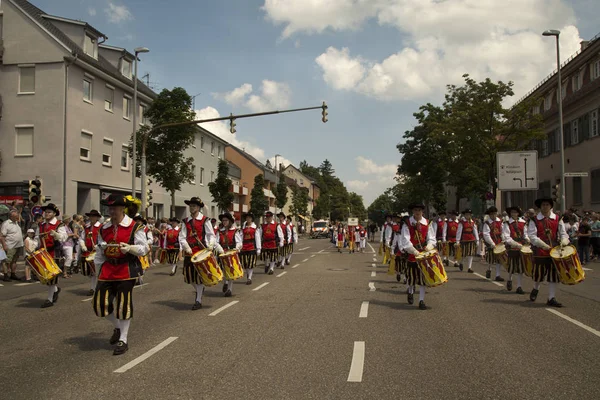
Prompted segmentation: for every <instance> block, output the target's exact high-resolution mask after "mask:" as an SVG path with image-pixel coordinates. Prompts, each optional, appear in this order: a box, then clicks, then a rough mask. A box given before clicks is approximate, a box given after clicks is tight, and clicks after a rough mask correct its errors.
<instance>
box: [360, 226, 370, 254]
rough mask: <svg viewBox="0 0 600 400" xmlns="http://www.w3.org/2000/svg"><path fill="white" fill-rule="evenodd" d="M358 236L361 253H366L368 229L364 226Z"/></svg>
mask: <svg viewBox="0 0 600 400" xmlns="http://www.w3.org/2000/svg"><path fill="white" fill-rule="evenodd" d="M358 235H359V238H360V252H361V253H364V252H365V249H366V247H367V235H368V232H367V229H366V228H365V227H364V226H361V227H360V230H359V231H358Z"/></svg>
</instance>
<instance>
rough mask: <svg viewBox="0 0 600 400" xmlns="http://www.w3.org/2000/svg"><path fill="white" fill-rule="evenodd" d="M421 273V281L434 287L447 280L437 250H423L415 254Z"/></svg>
mask: <svg viewBox="0 0 600 400" xmlns="http://www.w3.org/2000/svg"><path fill="white" fill-rule="evenodd" d="M415 259H416V260H417V264H418V265H419V268H420V269H421V272H422V273H423V283H424V284H425V286H427V287H436V286H440V285H443V284H444V283H446V282H448V275H446V270H445V269H444V264H443V263H442V258H441V257H440V254H439V253H438V251H437V250H431V251H425V252H423V253H420V254H419V255H417V256H415Z"/></svg>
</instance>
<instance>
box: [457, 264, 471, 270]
mask: <svg viewBox="0 0 600 400" xmlns="http://www.w3.org/2000/svg"><path fill="white" fill-rule="evenodd" d="M458 269H460V270H461V271H462V270H463V265H462V263H460V264H458ZM469 269H470V268H469Z"/></svg>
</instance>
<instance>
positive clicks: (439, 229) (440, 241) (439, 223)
mask: <svg viewBox="0 0 600 400" xmlns="http://www.w3.org/2000/svg"><path fill="white" fill-rule="evenodd" d="M431 226H432V227H433V233H434V234H435V240H436V241H437V250H438V251H439V252H440V255H443V254H444V253H445V251H444V247H445V244H444V242H445V240H444V234H445V233H446V229H447V228H448V225H447V220H446V211H444V210H442V211H440V212H439V213H438V217H437V218H436V219H435V220H434V221H433V222H432V224H431ZM446 265H448V264H446Z"/></svg>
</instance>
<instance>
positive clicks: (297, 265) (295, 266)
mask: <svg viewBox="0 0 600 400" xmlns="http://www.w3.org/2000/svg"><path fill="white" fill-rule="evenodd" d="M299 266H300V264H296V265H294V266H293V267H292V268H297V267H299Z"/></svg>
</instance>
